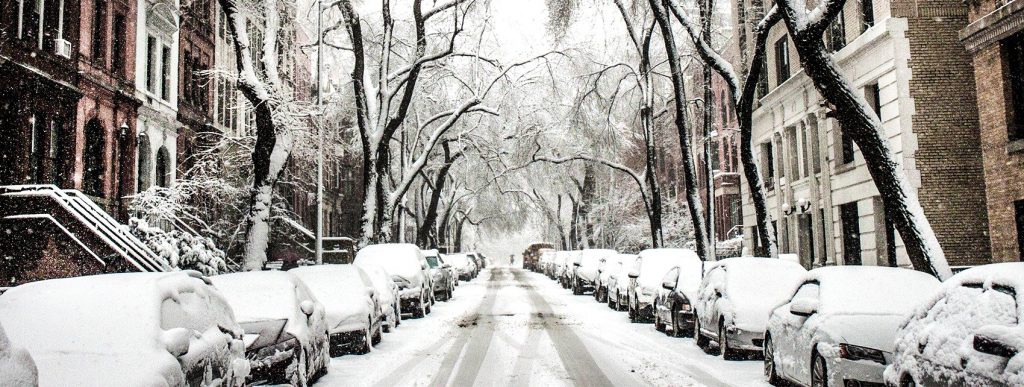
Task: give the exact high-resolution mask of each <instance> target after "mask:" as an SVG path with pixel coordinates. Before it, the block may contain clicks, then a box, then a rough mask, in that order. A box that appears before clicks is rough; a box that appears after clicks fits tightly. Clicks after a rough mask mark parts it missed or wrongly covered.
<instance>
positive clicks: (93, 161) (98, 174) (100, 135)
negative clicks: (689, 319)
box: [82, 118, 107, 197]
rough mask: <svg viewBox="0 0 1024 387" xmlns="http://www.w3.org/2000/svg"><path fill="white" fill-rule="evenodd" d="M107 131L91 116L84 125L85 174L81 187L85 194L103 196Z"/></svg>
mask: <svg viewBox="0 0 1024 387" xmlns="http://www.w3.org/2000/svg"><path fill="white" fill-rule="evenodd" d="M106 137H107V133H106V131H105V130H103V126H102V125H100V122H99V121H98V120H97V119H95V118H93V119H92V120H90V121H89V123H87V124H86V125H85V155H84V157H83V159H84V160H83V161H84V162H85V174H84V176H83V181H82V188H83V190H84V191H85V193H86V194H88V195H92V196H98V197H103V196H104V194H105V193H104V191H103V186H104V184H103V180H104V178H105V172H106V171H105V167H106V166H105V165H104V164H105V160H106V157H105V156H106V144H107V138H106Z"/></svg>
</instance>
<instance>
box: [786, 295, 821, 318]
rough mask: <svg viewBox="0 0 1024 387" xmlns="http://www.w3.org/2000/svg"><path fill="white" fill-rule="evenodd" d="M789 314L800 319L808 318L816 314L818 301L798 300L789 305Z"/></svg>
mask: <svg viewBox="0 0 1024 387" xmlns="http://www.w3.org/2000/svg"><path fill="white" fill-rule="evenodd" d="M789 312H790V313H792V314H795V315H797V316H801V317H808V316H810V315H812V314H815V313H817V312H818V300H815V299H812V298H800V299H796V300H793V302H791V303H790V304H789Z"/></svg>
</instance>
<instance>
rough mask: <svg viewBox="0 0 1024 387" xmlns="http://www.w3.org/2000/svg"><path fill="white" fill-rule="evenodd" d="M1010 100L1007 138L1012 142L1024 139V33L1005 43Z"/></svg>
mask: <svg viewBox="0 0 1024 387" xmlns="http://www.w3.org/2000/svg"><path fill="white" fill-rule="evenodd" d="M1003 50H1004V51H1005V57H1006V58H1005V61H1006V68H1005V69H1004V71H1005V73H1004V74H1006V78H1007V82H1006V83H1007V84H1009V87H1010V90H1008V91H1009V94H1010V98H1009V99H1008V101H1007V103H1008V104H1010V105H1012V106H1007V109H1006V111H1007V113H1008V114H1007V115H1008V116H1009V117H1008V120H1007V122H1008V123H1009V124H1008V125H1007V128H1006V129H1007V136H1008V139H1009V140H1010V141H1014V140H1020V139H1024V32H1018V33H1017V34H1015V35H1013V36H1011V37H1009V38H1007V39H1006V40H1005V41H1004V42H1003Z"/></svg>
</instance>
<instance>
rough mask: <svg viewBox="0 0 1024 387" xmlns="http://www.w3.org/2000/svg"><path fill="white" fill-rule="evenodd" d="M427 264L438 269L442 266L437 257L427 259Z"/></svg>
mask: <svg viewBox="0 0 1024 387" xmlns="http://www.w3.org/2000/svg"><path fill="white" fill-rule="evenodd" d="M427 264H428V265H430V267H431V268H436V267H438V266H441V263H440V262H438V259H437V257H432V256H431V257H427Z"/></svg>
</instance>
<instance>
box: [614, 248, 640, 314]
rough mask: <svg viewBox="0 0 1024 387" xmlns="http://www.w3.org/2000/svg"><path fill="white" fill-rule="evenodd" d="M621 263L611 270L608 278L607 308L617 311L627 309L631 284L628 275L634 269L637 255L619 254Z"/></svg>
mask: <svg viewBox="0 0 1024 387" xmlns="http://www.w3.org/2000/svg"><path fill="white" fill-rule="evenodd" d="M618 257H619V261H620V262H621V263H620V264H619V266H618V267H617V268H613V269H612V274H611V275H610V276H608V307H609V308H612V309H615V310H617V311H619V310H624V309H626V308H628V307H629V298H628V297H626V296H627V295H628V294H629V284H630V283H631V282H632V281H631V280H630V278H629V273H630V272H631V271H633V269H634V268H636V260H637V259H639V258H640V256H639V255H637V254H619V255H618Z"/></svg>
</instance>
